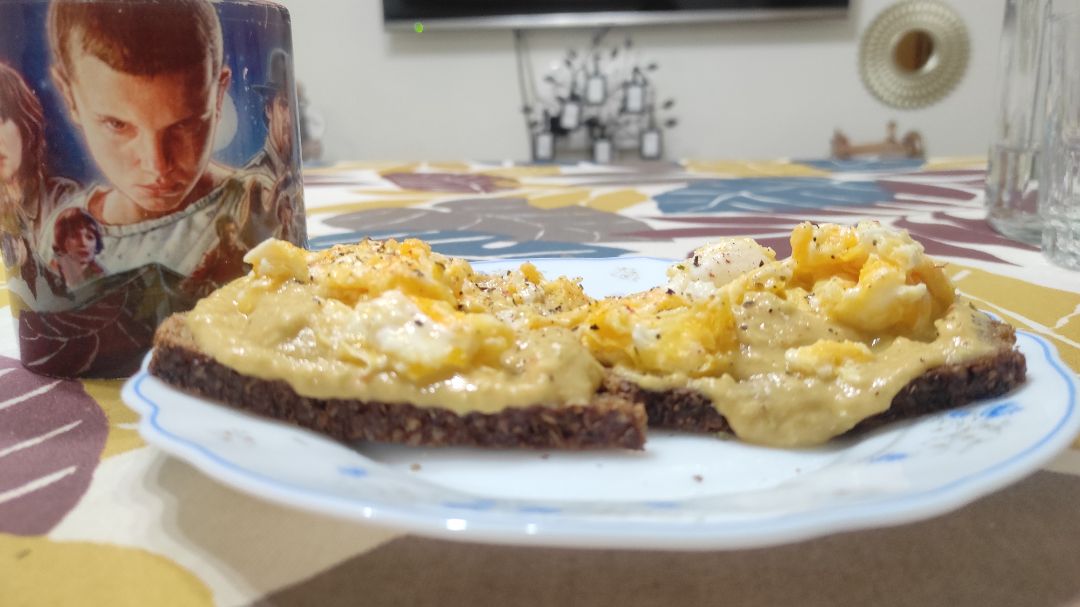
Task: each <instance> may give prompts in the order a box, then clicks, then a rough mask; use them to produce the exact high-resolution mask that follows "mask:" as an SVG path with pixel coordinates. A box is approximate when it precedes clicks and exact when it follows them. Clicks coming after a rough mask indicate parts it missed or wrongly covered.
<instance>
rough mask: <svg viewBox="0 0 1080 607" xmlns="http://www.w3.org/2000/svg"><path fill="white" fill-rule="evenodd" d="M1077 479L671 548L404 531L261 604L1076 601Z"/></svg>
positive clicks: (743, 605)
mask: <svg viewBox="0 0 1080 607" xmlns="http://www.w3.org/2000/svg"><path fill="white" fill-rule="evenodd" d="M1078 505H1080V478H1077V477H1074V476H1071V475H1063V474H1058V473H1053V472H1040V473H1038V474H1036V475H1035V476H1033V477H1031V478H1029V479H1027V480H1025V481H1023V482H1021V483H1019V484H1017V485H1015V486H1013V487H1010V488H1008V489H1005V490H1003V491H1001V492H999V493H997V494H994V495H992V496H990V497H987V498H985V499H983V500H980V501H978V502H976V503H974V504H972V505H970V506H968V507H966V508H964V509H962V510H960V511H957V512H954V513H952V514H949V515H946V516H942V517H938V518H935V519H932V520H929V521H924V522H921V523H916V524H910V525H903V526H900V527H893V528H887V529H876V530H870V531H863V532H857V533H846V534H840V535H834V536H831V537H826V538H822V539H818V540H812V541H807V542H803V543H799V544H792V545H787V546H780V547H775V548H767V549H758V550H746V551H738V552H712V553H691V552H685V553H668V552H635V551H613V550H566V549H547V548H516V547H505V546H485V545H474V544H465V543H456V542H445V541H438V540H429V539H421V538H414V537H405V538H401V539H398V540H395V541H392V542H390V543H388V544H386V545H384V546H382V547H380V548H378V549H376V550H373V551H372V552H369V553H367V554H365V555H363V556H359V557H356V558H353V559H351V560H349V561H346V562H344V563H342V564H341V565H339V566H337V567H335V568H333V569H331V570H329V571H327V572H325V573H323V574H321V575H318V576H316V577H315V578H313V579H311V580H308V581H306V582H304V583H300V584H297V585H295V586H293V587H290V588H286V589H284V590H283V591H281V592H278V593H276V594H274V595H272V596H270V597H267V600H266V601H265V602H264V603H261V604H263V605H273V606H276V607H293V606H306V605H320V606H333V605H379V606H382V605H386V606H390V605H403V606H404V605H408V606H417V607H419V606H426V605H506V606H516V605H550V606H552V607H555V606H558V607H564V606H570V605H575V606H576V605H583V606H588V607H601V606H603V607H608V606H611V607H638V606H641V607H644V606H650V607H651V606H656V607H660V606H692V605H737V606H739V607H756V606H764V605H798V606H800V607H818V606H834V605H858V606H871V605H872V606H880V607H892V606H900V605H905V606H907V605H912V606H932V605H945V606H948V607H966V606H969V605H970V606H978V607H993V606H999V605H1000V606H1010V607H1013V606H1042V605H1080V509H1078V507H1077V506H1078Z"/></svg>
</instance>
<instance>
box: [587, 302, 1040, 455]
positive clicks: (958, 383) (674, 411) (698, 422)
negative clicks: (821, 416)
mask: <svg viewBox="0 0 1080 607" xmlns="http://www.w3.org/2000/svg"><path fill="white" fill-rule="evenodd" d="M987 332H988V334H987V335H985V337H988V338H989V339H990V340H992V341H993V342H994V343H995V344H997V346H998V349H997V351H996V352H995V353H993V354H991V355H988V356H983V357H980V358H977V359H974V360H971V361H969V362H966V363H962V364H950V365H941V366H939V367H935V368H933V369H929V370H928V371H926V372H925V373H923V374H922V375H920V376H919V377H916V378H915V379H914V380H912V381H911V382H909V383H908V384H907V385H906V386H904V387H903V388H902V389H901V390H900V392H899V393H897V395H896V396H895V397H893V400H892V404H891V405H890V406H889V408H888V409H886V410H885V411H883V412H881V413H878V414H877V415H874V416H872V417H868V418H866V419H864V420H862V421H861V422H859V423H858V424H856V425H855V427H854V428H852V429H851V430H849V431H848V433H847V434H849V435H852V434H858V433H861V432H865V431H866V430H869V429H872V428H877V427H878V426H882V425H884V424H888V423H891V422H894V421H898V420H902V419H910V418H915V417H919V416H921V415H926V414H928V413H934V412H937V411H944V410H946V409H951V408H955V407H959V406H961V405H965V404H968V403H970V402H973V401H975V400H979V399H982V398H990V397H993V396H1000V395H1002V394H1005V393H1007V392H1009V391H1010V390H1012V389H1013V388H1015V387H1016V386H1018V385H1020V384H1021V383H1023V381H1024V377H1025V375H1026V373H1027V361H1026V360H1025V359H1024V355H1023V354H1021V353H1020V352H1019V351H1017V350H1016V349H1015V345H1016V331H1015V329H1013V327H1012V326H1010V325H1008V324H1005V323H1002V322H998V321H991V323H990V324H989V325H988V326H987ZM604 389H605V390H606V391H607V392H608V393H609V394H615V395H618V396H622V397H623V398H626V399H628V400H633V401H639V402H642V401H643V402H644V403H645V411H646V413H647V414H648V416H649V426H650V427H653V428H664V429H669V430H684V431H689V432H727V433H730V432H731V426H729V425H728V422H727V420H726V419H725V418H724V416H723V415H721V414H720V412H719V411H717V410H716V408H715V407H714V406H713V404H712V401H711V400H710V399H709V397H707V396H705V395H704V394H702V393H700V392H697V391H695V390H690V389H686V388H680V389H676V390H668V391H665V392H654V391H651V390H645V389H643V388H641V387H640V386H638V385H636V384H634V383H632V382H630V381H627V380H625V379H623V378H620V377H618V376H616V375H614V374H612V375H610V376H609V377H608V379H607V380H606V381H605V382H604Z"/></svg>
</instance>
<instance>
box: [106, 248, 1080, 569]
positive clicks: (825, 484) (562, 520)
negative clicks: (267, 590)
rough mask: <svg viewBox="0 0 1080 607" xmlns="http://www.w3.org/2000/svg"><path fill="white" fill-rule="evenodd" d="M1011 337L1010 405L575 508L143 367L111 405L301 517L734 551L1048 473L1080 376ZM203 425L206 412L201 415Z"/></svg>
mask: <svg viewBox="0 0 1080 607" xmlns="http://www.w3.org/2000/svg"><path fill="white" fill-rule="evenodd" d="M581 261H582V260H573V261H570V260H533V262H534V263H537V264H538V266H541V267H540V269H541V271H545V267H548V268H552V267H560V266H563V265H565V264H566V263H573V264H580V262H581ZM588 261H589V262H590V263H589V265H596V266H601V267H603V266H604V264H603V261H604V260H588ZM607 261H608V264H610V265H611V266H612V268H611V269H613V270H614V269H618V268H627V267H630V268H631V269H633V268H634V267H637V269H640V270H642V274H648V275H651V276H653V277H655V276H656V269H657V266H659V265H660V264H661V263H663V264H665V265H666V264H667V263H669V262H668V261H666V260H658V259H648V260H645V259H642V258H615V259H611V260H607ZM518 263H521V261H514V262H509V263H504V264H476V265H478V266H481V265H490V266H492V267H496V266H499V265H502V266H506V267H509V266H510V265H516V264H518ZM577 267H579V268H580V267H581V266H580V265H578V266H577ZM644 278H645V277H644V276H642V277H638V279H639V280H640V279H644ZM587 282H588V277H587ZM1017 337H1018V345H1019V346H1020V347H1021V350H1022V351H1023V352H1024V354H1025V356H1027V358H1028V367H1029V381H1028V383H1027V384H1026V385H1025V386H1024V387H1022V388H1021V389H1019V390H1018V391H1017V392H1015V393H1013V394H1010V395H1007V396H1005V397H1002V398H998V399H990V400H987V401H982V402H979V403H975V404H972V405H969V406H968V407H965V408H962V409H958V410H953V411H948V412H944V413H939V414H935V415H930V416H925V417H923V418H920V419H918V420H912V421H909V422H902V423H901V424H897V425H894V426H890V427H888V428H886V429H884V430H881V431H879V432H877V433H874V434H873V435H872V436H871V437H870V438H868V439H866V440H865V441H859V442H856V443H853V444H851V445H846V446H843V448H840V449H838V450H836V451H835V453H836V454H837V459H836V460H835V461H834V462H833V463H830V464H829V465H828V466H826V467H824V468H823V469H822V470H821V471H818V472H816V473H807V474H804V475H802V476H799V477H792V478H791V479H790V481H785V482H782V483H779V484H778V485H777V486H776V487H766V488H763V489H760V490H756V491H746V492H741V493H740V492H734V493H725V492H722V491H721V492H719V493H716V494H705V495H702V496H695V497H686V496H681V497H674V498H672V497H671V496H669V495H654V496H649V497H648V498H640V499H631V500H621V501H620V500H595V499H593V500H584V501H581V500H573V499H566V498H565V496H563V497H560V498H552V499H544V498H536V497H535V496H533V497H531V498H530V497H514V496H505V495H498V494H497V493H498V492H494V493H486V492H484V491H483V490H477V489H476V487H475V486H473V487H472V488H471V489H470V488H461V487H454V486H447V485H446V484H445V483H443V484H439V483H438V482H437V479H436V481H432V480H431V479H426V478H423V477H422V475H415V474H410V473H409V472H408V470H407V469H404V470H403V469H402V468H401V467H400V466H396V467H395V466H393V465H388V464H387V463H385V462H381V461H378V460H375V459H371V458H369V457H365V456H364V455H363V454H362V453H360V452H359V451H356V450H352V449H348V448H347V447H345V446H343V445H340V444H338V443H335V442H334V441H331V440H329V439H325V438H322V437H319V436H317V435H315V434H313V433H311V432H308V431H306V430H302V429H300V428H295V427H292V426H287V425H285V424H280V423H278V422H274V421H271V420H264V419H261V418H256V417H255V416H251V415H249V414H246V413H243V412H240V411H236V410H232V409H229V408H227V407H222V406H220V405H216V404H212V403H208V402H206V401H201V400H200V399H197V398H194V397H192V396H189V395H185V394H183V393H180V392H178V391H176V390H173V389H172V388H170V387H168V386H166V385H165V384H163V383H162V382H160V381H159V380H157V379H156V378H154V377H152V376H150V375H148V374H147V372H146V369H145V365H144V368H143V370H142V371H141V372H140V373H139V374H138V375H136V376H135V377H133V378H132V379H131V380H130V381H129V382H128V383H127V384H126V385H125V386H124V390H123V398H124V401H125V402H126V403H128V405H129V406H131V407H132V408H134V409H135V410H137V411H138V412H139V413H141V414H142V420H141V422H140V424H139V430H140V433H141V434H142V435H143V437H144V438H145V439H146V440H147V442H148V443H150V444H152V445H156V446H158V447H160V448H162V449H163V450H165V451H167V452H169V453H171V454H173V455H176V456H178V457H180V458H182V459H185V460H187V461H189V462H190V463H192V464H194V465H195V466H196V467H198V468H199V469H201V470H202V471H204V472H205V473H207V474H208V475H210V476H212V477H214V478H216V479H218V480H220V481H222V482H224V483H226V484H228V485H231V486H234V487H237V488H239V489H242V490H244V491H247V492H249V493H252V494H254V495H257V496H261V497H263V498H267V499H270V500H273V501H276V502H279V503H284V504H287V505H291V506H294V507H298V508H303V509H307V510H313V511H318V512H322V513H326V514H331V515H336V516H340V517H344V518H348V519H354V520H362V521H369V522H371V523H375V524H379V525H382V526H387V527H392V528H398V529H401V530H404V531H409V532H413V533H418V534H422V535H428V536H434V537H441V538H445V539H454V540H464V541H477V542H490V543H504V544H524V545H548V546H574V547H594V548H648V549H672V550H709V549H735V548H747V547H758V546H767V545H773V544H780V543H786V542H792V541H799V540H804V539H809V538H813V537H818V536H822V535H826V534H830V533H834V532H839V531H850V530H857V529H864V528H870V527H878V526H886V525H894V524H901V523H906V522H912V521H915V520H920V519H924V518H928V517H931V516H935V515H939V514H943V513H945V512H948V511H951V510H954V509H956V508H959V507H960V506H963V505H964V504H967V503H969V502H971V501H973V500H975V499H977V498H979V497H982V496H984V495H986V494H988V493H991V492H993V491H996V490H998V489H1000V488H1002V487H1005V486H1006V485H1009V484H1011V483H1013V482H1015V481H1017V480H1019V479H1020V478H1022V477H1024V476H1026V475H1027V474H1030V473H1032V472H1034V471H1035V470H1037V469H1038V468H1039V467H1041V466H1042V465H1043V464H1045V463H1046V462H1048V461H1049V460H1050V459H1051V458H1052V457H1053V456H1054V455H1055V454H1056V453H1058V452H1059V451H1060V450H1062V449H1064V448H1066V447H1067V446H1068V444H1069V443H1070V442H1071V441H1072V440H1073V438H1074V437H1075V435H1076V434H1077V432H1078V431H1080V415H1078V412H1077V402H1076V400H1077V399H1076V397H1077V385H1076V379H1075V378H1074V376H1073V375H1072V373H1071V372H1070V371H1069V370H1068V369H1067V368H1066V367H1065V366H1064V364H1063V363H1062V362H1061V361H1060V359H1058V357H1057V355H1056V353H1055V352H1054V349H1053V347H1052V346H1051V345H1050V344H1049V343H1048V342H1047V341H1046V340H1045V339H1043V338H1041V337H1039V336H1036V335H1033V334H1030V333H1026V332H1022V331H1018V332H1017ZM181 401H182V403H181ZM181 406H183V407H193V409H190V410H187V409H182V408H181ZM199 407H204V408H206V409H198V408H199ZM1049 407H1052V408H1053V413H1052V415H1049V414H1048V411H1049V409H1047V408H1049ZM194 411H204V412H213V414H214V415H219V414H220V416H221V417H220V419H221V420H226V419H227V420H228V421H227V422H225V421H220V420H215V421H208V422H206V423H205V425H206V427H200V426H199V424H200V421H199V419H193V418H194V417H196V416H195V415H193V414H192V413H191V412H194ZM185 412H187V413H186V417H185ZM170 415H173V416H175V417H173V418H170ZM1048 415H1049V416H1048ZM204 416H205V413H204V414H200V415H199V416H198V417H199V418H200V419H202V418H203V417H204ZM178 422H183V423H180V424H178ZM192 424H194V425H192ZM215 424H217V425H216V426H215ZM222 424H224V425H222ZM226 425H227V426H228V427H229V428H234V427H235V428H244V429H246V430H249V431H250V432H251V433H252V434H253V435H255V436H256V437H259V436H260V433H266V432H274V433H278V434H281V433H288V434H289V435H295V436H296V437H303V441H302V442H304V443H305V444H306V445H308V447H303V446H300V444H299V441H300V439H299V438H297V439H296V440H297V441H298V442H297V446H296V449H297V451H295V452H294V453H289V454H288V456H289V457H299V458H303V457H304V456H305V455H304V454H305V453H307V451H304V450H305V449H312V448H313V447H312V446H313V445H317V446H318V447H319V448H320V449H322V450H323V451H322V452H320V453H322V455H320V457H322V458H324V459H325V460H326V462H325V466H327V467H329V466H333V467H334V468H335V471H336V473H337V474H338V475H339V476H340V477H341V478H331V477H330V476H326V477H325V478H324V477H321V476H320V477H319V478H318V479H315V480H312V481H311V482H308V481H307V480H306V479H299V480H298V479H296V478H291V477H288V476H287V475H282V474H279V473H278V470H276V469H275V468H274V467H273V466H272V465H271V464H267V463H264V460H263V459H261V456H262V455H263V454H260V453H258V450H259V449H269V448H272V447H266V446H262V445H260V443H259V440H255V441H253V445H254V446H248V447H244V448H243V449H245V450H247V451H238V450H236V449H238V448H237V447H235V446H231V445H226V446H223V445H222V444H221V443H220V442H219V441H217V440H216V439H214V440H211V439H210V438H208V437H209V436H210V434H209V433H212V432H214V431H219V430H221V429H222V428H224V427H225V426H226ZM980 433H981V434H980ZM972 437H975V438H972ZM979 437H981V438H979ZM688 440H701V437H693V438H687V437H685V436H661V437H658V438H655V439H654V438H652V437H650V441H649V443H648V444H647V445H646V450H649V449H650V446H652V445H654V444H656V445H657V447H656V449H657V450H659V451H665V450H668V451H670V452H675V453H681V451H674V450H675V449H681V448H682V447H681V445H682V444H683V443H682V442H681V441H688ZM707 440H710V441H715V443H716V445H717V449H725V450H727V451H723V452H721V451H717V453H720V454H721V455H722V454H723V453H728V454H731V453H735V451H731V450H732V449H734V450H742V449H750V448H751V447H746V446H743V445H740V444H739V443H737V442H736V441H720V440H717V439H711V438H709V439H707ZM964 441H968V442H966V443H965V442H964ZM993 441H1000V442H999V443H995V442H993ZM999 447H1000V450H1002V451H1003V452H1005V453H1004V454H1003V455H1002V456H1000V457H999V456H997V455H996V453H997V451H999ZM1006 447H1007V448H1006ZM273 448H275V449H277V447H273ZM252 450H253V451H252ZM270 455H272V456H279V455H281V453H274V454H270ZM431 457H434V458H438V457H439V455H438V454H436V455H434V456H431ZM466 457H467V456H466ZM584 457H586V458H588V457H589V456H587V455H586V456H584ZM597 457H602V456H600V455H598V456H597ZM791 457H792V458H794V459H793V460H792V461H793V462H795V463H797V462H798V458H800V457H803V454H801V453H800V452H792V453H791ZM984 458H985V459H984ZM555 459H556V458H554V457H553V458H552V461H551V463H550V465H552V466H563V467H564V468H565V471H566V473H567V474H569V475H573V474H574V470H575V468H574V466H580V465H581V464H580V463H566V462H555V461H554V460H555ZM433 461H434V460H433ZM585 461H587V460H585ZM319 465H320V462H319V461H314V462H312V474H313V475H319V474H323V473H324V472H325V474H327V475H329V474H330V471H319V470H317V468H318V467H319ZM484 465H485V464H483V463H477V464H475V466H477V467H482V466H484ZM641 465H642V466H648V465H650V464H647V463H643V464H641ZM950 466H953V467H954V468H955V469H952V468H950ZM659 472H660V473H663V472H664V471H663V470H661V471H659ZM927 474H929V475H936V476H935V478H932V479H929V480H926V479H924V478H921V477H920V475H927ZM938 477H940V478H938ZM873 479H877V480H873ZM882 479H891V480H888V482H885V481H882ZM570 480H572V478H571V479H570ZM882 482H883V483H884V484H881V483H882ZM875 483H878V484H877V485H875ZM920 483H924V484H923V485H920ZM770 508H771V509H770Z"/></svg>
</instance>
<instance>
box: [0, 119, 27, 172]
mask: <svg viewBox="0 0 1080 607" xmlns="http://www.w3.org/2000/svg"><path fill="white" fill-rule="evenodd" d="M22 148H23V140H22V133H20V132H19V126H18V125H17V124H15V121H14V120H0V183H9V182H11V181H12V180H14V179H15V175H16V174H17V173H18V171H19V167H21V166H22Z"/></svg>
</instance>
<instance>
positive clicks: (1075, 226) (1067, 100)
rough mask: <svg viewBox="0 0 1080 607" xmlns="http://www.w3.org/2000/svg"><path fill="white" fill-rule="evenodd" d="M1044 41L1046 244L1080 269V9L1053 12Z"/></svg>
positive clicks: (1052, 254)
mask: <svg viewBox="0 0 1080 607" xmlns="http://www.w3.org/2000/svg"><path fill="white" fill-rule="evenodd" d="M1046 41H1047V51H1048V52H1047V56H1048V60H1049V62H1048V71H1047V87H1046V121H1045V130H1044V135H1043V142H1042V147H1041V150H1040V154H1041V155H1042V158H1043V162H1042V170H1041V175H1040V183H1041V184H1042V187H1041V188H1040V191H1039V216H1040V218H1041V220H1042V248H1043V253H1044V254H1045V255H1046V257H1047V258H1048V259H1050V261H1052V262H1053V263H1055V264H1058V265H1061V266H1064V267H1067V268H1072V269H1076V270H1080V10H1077V11H1071V12H1065V13H1060V14H1058V13H1055V14H1054V15H1052V16H1051V17H1050V19H1049V26H1048V28H1047V37H1046Z"/></svg>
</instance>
